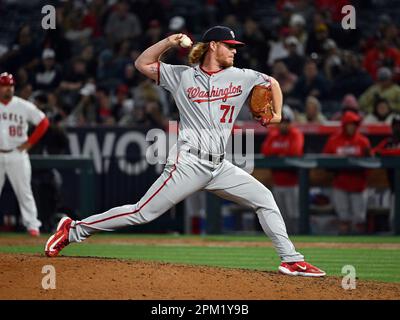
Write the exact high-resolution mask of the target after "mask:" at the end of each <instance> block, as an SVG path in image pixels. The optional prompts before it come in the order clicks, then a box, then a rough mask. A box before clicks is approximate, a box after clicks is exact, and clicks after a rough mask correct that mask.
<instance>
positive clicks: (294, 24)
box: [289, 13, 308, 55]
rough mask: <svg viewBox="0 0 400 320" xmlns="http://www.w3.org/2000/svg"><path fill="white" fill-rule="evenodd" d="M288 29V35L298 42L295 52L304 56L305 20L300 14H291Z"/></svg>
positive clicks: (306, 34)
mask: <svg viewBox="0 0 400 320" xmlns="http://www.w3.org/2000/svg"><path fill="white" fill-rule="evenodd" d="M289 27H290V34H291V35H292V36H294V37H295V38H296V39H297V40H298V45H297V50H298V51H297V52H298V53H299V54H300V55H304V52H305V48H306V45H307V39H308V33H307V30H306V20H305V19H304V18H303V16H302V15H300V14H297V13H296V14H293V15H292V16H291V17H290V22H289Z"/></svg>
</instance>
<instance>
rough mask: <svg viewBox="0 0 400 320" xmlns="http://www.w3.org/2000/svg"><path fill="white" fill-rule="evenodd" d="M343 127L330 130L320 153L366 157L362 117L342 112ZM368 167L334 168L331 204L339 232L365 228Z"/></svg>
mask: <svg viewBox="0 0 400 320" xmlns="http://www.w3.org/2000/svg"><path fill="white" fill-rule="evenodd" d="M341 122H342V127H341V129H339V131H338V132H336V133H334V134H332V135H331V136H330V137H329V139H328V141H327V143H326V144H325V146H324V149H323V153H326V154H336V155H339V156H342V157H368V156H370V155H371V154H372V152H371V145H370V142H369V140H368V138H367V137H366V136H364V135H362V134H361V133H359V131H358V128H359V126H360V122H361V118H360V116H359V115H358V114H356V113H355V112H352V111H347V112H345V113H344V114H343V116H342V119H341ZM366 188H367V171H366V170H365V169H340V170H337V171H336V173H335V176H334V180H333V192H332V204H333V207H334V209H335V211H336V213H337V215H338V218H339V232H340V233H341V234H347V233H349V232H351V231H352V228H353V230H354V231H355V232H357V233H363V232H365V222H366V215H367V193H366Z"/></svg>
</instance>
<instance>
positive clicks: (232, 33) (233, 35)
mask: <svg viewBox="0 0 400 320" xmlns="http://www.w3.org/2000/svg"><path fill="white" fill-rule="evenodd" d="M231 35H232V38H233V39H235V33H234V32H233V31H232V30H231Z"/></svg>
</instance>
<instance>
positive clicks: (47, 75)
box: [33, 48, 62, 91]
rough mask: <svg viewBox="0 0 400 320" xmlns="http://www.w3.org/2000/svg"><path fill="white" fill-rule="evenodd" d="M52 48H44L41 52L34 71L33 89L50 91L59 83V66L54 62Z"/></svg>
mask: <svg viewBox="0 0 400 320" xmlns="http://www.w3.org/2000/svg"><path fill="white" fill-rule="evenodd" d="M55 58H56V54H55V52H54V50H53V49H50V48H46V49H44V50H43V53H42V62H41V64H40V65H38V67H37V68H36V70H35V71H34V80H33V84H34V85H33V86H34V89H35V90H44V91H52V90H55V89H56V88H57V87H58V86H59V84H60V83H61V79H62V74H61V67H60V66H59V65H58V64H56V60H55Z"/></svg>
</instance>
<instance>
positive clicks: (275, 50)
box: [268, 28, 289, 66]
mask: <svg viewBox="0 0 400 320" xmlns="http://www.w3.org/2000/svg"><path fill="white" fill-rule="evenodd" d="M288 36H289V28H282V29H281V30H279V37H278V39H277V40H276V41H270V43H269V46H270V50H269V55H268V65H269V66H272V65H273V64H274V62H275V61H276V60H281V59H284V58H286V57H287V56H288V55H289V52H288V50H287V49H286V46H285V42H286V39H287V37H288Z"/></svg>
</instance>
